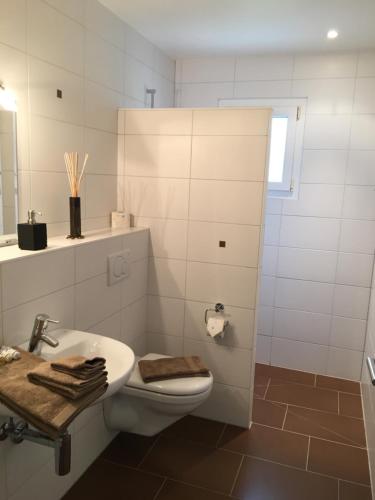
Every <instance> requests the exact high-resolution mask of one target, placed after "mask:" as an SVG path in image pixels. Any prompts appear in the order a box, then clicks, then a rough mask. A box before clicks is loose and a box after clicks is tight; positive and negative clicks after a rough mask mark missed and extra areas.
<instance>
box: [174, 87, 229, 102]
mask: <svg viewBox="0 0 375 500" xmlns="http://www.w3.org/2000/svg"><path fill="white" fill-rule="evenodd" d="M231 97H233V83H226V82H224V83H184V84H177V86H176V103H177V105H178V106H179V107H182V108H193V107H194V108H202V107H208V106H209V107H214V108H216V107H217V106H218V105H219V100H220V99H229V98H231Z"/></svg>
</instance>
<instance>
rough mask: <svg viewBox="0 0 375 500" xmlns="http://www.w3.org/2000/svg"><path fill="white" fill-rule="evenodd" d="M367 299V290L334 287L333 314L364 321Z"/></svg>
mask: <svg viewBox="0 0 375 500" xmlns="http://www.w3.org/2000/svg"><path fill="white" fill-rule="evenodd" d="M369 298H370V289H369V288H364V287H359V286H346V285H336V287H335V293H334V299H333V314H336V315H337V316H345V317H348V318H354V319H366V318H367V311H368V304H369Z"/></svg>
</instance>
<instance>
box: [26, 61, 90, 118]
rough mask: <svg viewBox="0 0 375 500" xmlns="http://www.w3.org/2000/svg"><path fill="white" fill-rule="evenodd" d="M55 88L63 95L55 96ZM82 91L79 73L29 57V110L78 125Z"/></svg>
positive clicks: (81, 116)
mask: <svg viewBox="0 0 375 500" xmlns="http://www.w3.org/2000/svg"><path fill="white" fill-rule="evenodd" d="M40 82H43V85H41V84H40ZM58 89H59V90H61V91H62V99H58V98H57V96H56V93H57V90H58ZM83 91H84V89H83V79H82V78H81V77H80V76H77V75H75V74H73V73H71V72H69V71H66V70H64V69H60V68H57V67H56V66H52V65H51V64H48V63H45V62H43V61H40V60H38V59H35V58H33V57H30V58H29V92H30V111H31V113H33V114H37V115H41V116H45V117H49V118H54V119H55V120H62V121H65V122H69V123H74V124H76V125H81V124H82V123H83Z"/></svg>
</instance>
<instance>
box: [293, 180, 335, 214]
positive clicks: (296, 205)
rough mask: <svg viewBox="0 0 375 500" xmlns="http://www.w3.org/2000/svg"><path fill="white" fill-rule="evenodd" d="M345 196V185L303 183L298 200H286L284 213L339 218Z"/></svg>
mask: <svg viewBox="0 0 375 500" xmlns="http://www.w3.org/2000/svg"><path fill="white" fill-rule="evenodd" d="M343 196H344V187H343V186H334V185H328V184H301V186H300V191H299V199H298V200H284V204H283V214H285V215H304V216H309V217H311V216H312V217H335V218H339V217H340V215H341V207H342V202H343ZM318 201H319V203H318Z"/></svg>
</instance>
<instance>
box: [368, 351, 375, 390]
mask: <svg viewBox="0 0 375 500" xmlns="http://www.w3.org/2000/svg"><path fill="white" fill-rule="evenodd" d="M367 367H368V371H369V372H370V377H371V382H372V385H375V359H374V358H371V357H370V356H369V357H368V358H367Z"/></svg>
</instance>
